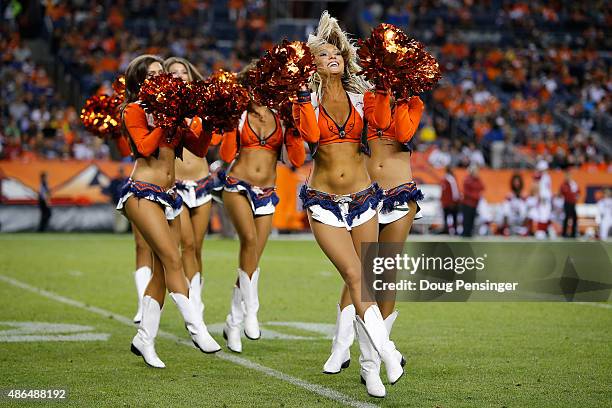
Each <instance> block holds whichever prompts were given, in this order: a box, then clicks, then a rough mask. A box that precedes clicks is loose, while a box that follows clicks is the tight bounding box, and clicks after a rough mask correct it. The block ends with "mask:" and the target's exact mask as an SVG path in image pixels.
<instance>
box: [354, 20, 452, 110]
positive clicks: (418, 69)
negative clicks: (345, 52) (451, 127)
mask: <svg viewBox="0 0 612 408" xmlns="http://www.w3.org/2000/svg"><path fill="white" fill-rule="evenodd" d="M357 54H358V55H359V58H360V65H361V67H362V70H361V72H360V73H359V74H360V75H363V76H364V77H365V78H366V79H367V80H368V81H371V82H373V83H374V84H376V87H377V88H383V89H390V90H391V91H392V92H393V93H394V95H395V97H396V98H398V99H403V98H408V97H410V96H412V95H415V94H419V93H421V92H424V91H428V90H430V89H432V88H433V87H434V86H435V85H436V84H437V83H438V81H439V80H440V78H441V77H442V74H441V72H440V66H439V65H438V61H436V59H435V58H434V57H433V56H432V55H431V54H430V53H428V52H427V51H425V49H424V47H423V44H421V43H420V42H418V41H416V40H414V39H409V38H408V36H407V35H406V34H405V33H404V32H403V31H402V30H401V29H399V28H398V27H396V26H394V25H392V24H386V23H382V24H380V25H378V26H377V27H376V28H374V30H372V34H371V35H370V37H369V38H367V39H366V40H359V50H358V51H357Z"/></svg>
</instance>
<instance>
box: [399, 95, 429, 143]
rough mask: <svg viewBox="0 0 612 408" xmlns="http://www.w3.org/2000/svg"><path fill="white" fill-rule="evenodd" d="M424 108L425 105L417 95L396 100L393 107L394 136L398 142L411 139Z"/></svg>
mask: <svg viewBox="0 0 612 408" xmlns="http://www.w3.org/2000/svg"><path fill="white" fill-rule="evenodd" d="M424 108H425V105H423V101H422V100H421V98H419V97H418V96H413V97H411V98H410V99H408V100H407V101H399V102H398V104H397V106H396V107H395V135H396V136H395V138H396V139H397V141H398V142H400V143H406V142H408V141H410V139H412V136H414V134H415V132H416V130H417V129H418V127H419V122H420V121H421V116H422V115H423V109H424Z"/></svg>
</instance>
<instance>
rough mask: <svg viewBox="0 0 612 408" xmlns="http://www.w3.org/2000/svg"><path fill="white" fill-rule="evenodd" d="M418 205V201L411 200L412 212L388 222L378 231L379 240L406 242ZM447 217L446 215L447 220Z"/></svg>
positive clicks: (409, 204) (409, 205) (409, 206)
mask: <svg viewBox="0 0 612 408" xmlns="http://www.w3.org/2000/svg"><path fill="white" fill-rule="evenodd" d="M416 207H417V204H416V202H414V201H411V202H409V203H408V208H410V212H409V213H408V214H406V215H405V216H403V217H402V218H400V219H399V220H395V221H393V222H392V223H390V224H386V225H385V226H384V227H383V228H381V229H380V232H379V233H378V241H379V242H406V238H408V234H409V233H410V229H411V228H412V223H413V222H414V216H415V215H416ZM445 212H446V210H445ZM446 218H447V217H446V216H445V217H444V221H445V222H446Z"/></svg>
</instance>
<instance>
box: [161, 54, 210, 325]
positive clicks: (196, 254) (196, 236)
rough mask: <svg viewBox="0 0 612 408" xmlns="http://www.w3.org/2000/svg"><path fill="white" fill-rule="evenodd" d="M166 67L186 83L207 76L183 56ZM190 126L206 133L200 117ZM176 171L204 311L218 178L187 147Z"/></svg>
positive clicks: (185, 237) (187, 249) (193, 287)
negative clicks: (206, 247) (206, 255)
mask: <svg viewBox="0 0 612 408" xmlns="http://www.w3.org/2000/svg"><path fill="white" fill-rule="evenodd" d="M164 70H165V71H166V72H168V73H170V74H172V75H174V76H175V77H177V78H180V79H182V80H183V81H185V82H191V81H194V80H200V79H203V78H202V75H201V74H200V73H199V72H198V70H197V69H196V68H195V67H194V66H193V65H192V64H191V63H190V62H189V61H187V60H185V59H183V58H177V57H171V58H168V59H166V60H165V61H164ZM187 125H188V126H189V128H190V129H191V130H192V131H193V132H194V134H196V135H200V134H201V133H202V120H201V119H200V118H198V117H195V118H193V119H190V120H189V121H188V123H187ZM175 171H176V174H175V176H176V191H177V193H178V194H179V195H180V196H181V198H182V199H183V211H181V214H180V215H179V218H180V220H181V253H182V260H183V269H184V271H185V276H186V277H187V280H188V281H189V296H191V297H192V300H193V302H194V303H195V304H196V305H197V307H198V311H199V312H200V314H202V313H203V312H204V303H203V302H202V286H203V284H204V279H203V277H202V273H203V270H202V244H203V242H204V236H205V234H206V230H207V228H208V221H209V219H210V207H211V198H212V195H211V192H212V190H213V187H214V178H213V177H212V176H211V175H210V172H209V170H208V163H207V161H206V158H205V157H204V158H202V157H198V156H196V155H195V154H193V153H191V152H190V151H189V149H186V148H183V155H182V160H181V159H176V160H175Z"/></svg>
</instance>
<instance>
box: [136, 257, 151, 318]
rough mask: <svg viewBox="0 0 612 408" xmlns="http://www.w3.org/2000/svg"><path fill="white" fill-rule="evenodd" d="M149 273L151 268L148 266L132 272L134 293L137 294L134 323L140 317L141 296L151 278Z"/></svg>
mask: <svg viewBox="0 0 612 408" xmlns="http://www.w3.org/2000/svg"><path fill="white" fill-rule="evenodd" d="M151 275H152V273H151V268H149V267H148V266H143V267H141V268H138V269H137V270H136V272H134V283H136V293H137V294H138V311H137V312H136V315H134V323H140V319H142V297H143V296H144V293H145V290H146V289H147V285H148V284H149V281H150V280H151Z"/></svg>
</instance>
